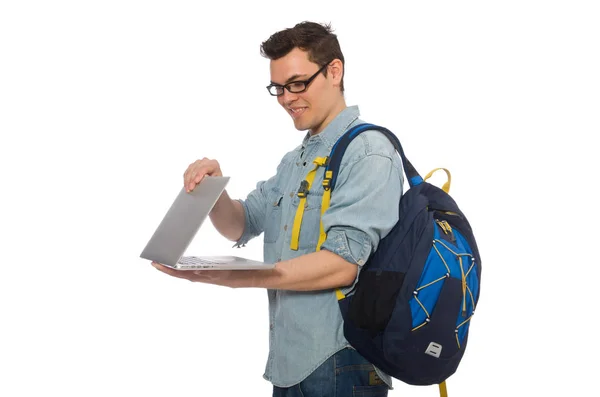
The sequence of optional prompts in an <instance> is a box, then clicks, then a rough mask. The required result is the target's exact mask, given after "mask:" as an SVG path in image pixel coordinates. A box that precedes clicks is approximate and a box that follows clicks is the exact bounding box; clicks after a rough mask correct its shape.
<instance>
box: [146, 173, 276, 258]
mask: <svg viewBox="0 0 600 397" xmlns="http://www.w3.org/2000/svg"><path fill="white" fill-rule="evenodd" d="M228 182H229V177H224V176H222V177H213V176H211V177H209V176H207V177H205V178H204V179H203V180H202V182H200V183H199V184H198V185H197V186H196V188H195V189H194V190H193V191H191V192H190V193H187V192H186V191H185V188H182V189H181V191H180V192H179V194H178V195H177V197H176V198H175V201H174V202H173V204H172V205H171V208H169V210H168V211H167V214H166V215H165V217H164V218H163V220H162V221H161V223H160V225H158V228H157V229H156V231H155V232H154V234H153V235H152V237H151V238H150V241H148V244H147V245H146V248H144V250H143V251H142V253H141V254H140V257H141V258H143V259H148V260H151V261H154V262H158V263H161V264H163V265H165V266H168V267H171V268H173V269H178V270H202V269H206V270H211V269H212V270H245V269H272V268H274V267H275V265H274V264H267V263H264V262H259V261H254V260H250V259H246V258H240V257H237V256H183V254H184V253H185V251H186V249H187V248H188V246H189V245H190V243H191V242H192V240H193V239H194V236H195V235H196V233H197V232H198V230H199V229H200V226H201V225H202V223H203V222H204V221H205V220H206V218H207V217H208V214H209V212H210V211H211V210H212V208H213V206H214V205H215V203H216V202H217V200H218V198H219V196H220V195H221V193H223V190H225V186H226V185H227V183H228Z"/></svg>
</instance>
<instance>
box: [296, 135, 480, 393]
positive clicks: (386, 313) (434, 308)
mask: <svg viewBox="0 0 600 397" xmlns="http://www.w3.org/2000/svg"><path fill="white" fill-rule="evenodd" d="M367 130H378V131H380V132H382V133H383V134H385V135H386V136H387V137H388V139H389V140H390V141H391V142H392V143H393V144H394V146H395V148H396V151H397V152H398V153H399V154H400V156H401V158H402V164H403V168H404V172H405V174H406V176H407V180H408V184H409V189H408V190H407V191H406V192H404V193H403V195H402V196H401V197H400V198H399V214H400V216H399V221H398V222H397V223H396V225H395V226H394V227H393V228H392V230H391V231H390V232H389V234H388V235H387V236H386V237H385V238H383V239H382V240H381V241H380V243H379V246H378V247H377V250H376V251H375V252H374V253H372V254H371V256H370V257H369V259H368V261H367V262H366V263H365V264H364V265H363V268H362V270H361V272H360V274H359V277H358V281H357V283H356V285H355V287H354V288H353V290H352V291H350V292H349V293H348V294H346V295H344V294H343V293H342V292H341V290H339V289H337V290H336V294H337V297H338V303H339V307H340V310H341V313H342V317H343V319H344V336H345V337H346V339H347V340H348V342H349V343H350V344H351V345H352V346H353V347H354V348H355V349H356V350H357V351H358V352H359V353H360V354H361V355H363V356H364V357H365V358H366V359H367V360H369V361H370V362H371V363H372V364H373V365H375V366H376V367H378V368H380V369H381V370H382V371H384V372H385V373H387V374H388V375H390V376H392V377H393V378H396V379H398V380H400V381H402V382H405V383H407V384H411V385H434V384H439V388H440V394H441V395H442V396H445V395H447V391H446V383H445V381H446V379H447V378H448V377H449V376H451V375H452V374H454V373H455V371H456V369H457V367H458V365H459V363H460V361H461V359H462V357H463V354H464V352H465V349H466V346H467V339H468V333H469V324H470V320H471V318H472V317H473V314H474V312H475V307H476V305H477V302H478V300H479V292H480V279H481V259H480V257H479V252H478V249H477V244H476V242H475V238H474V236H473V231H472V230H471V226H470V225H469V222H468V221H467V218H466V217H465V215H464V214H463V213H462V212H461V211H460V209H459V208H458V206H457V204H456V203H455V201H454V200H453V199H452V198H451V197H450V195H449V194H448V192H449V189H450V178H451V176H450V172H449V171H448V170H446V169H444V168H437V169H434V170H433V171H431V172H430V173H429V174H428V175H427V176H426V177H425V179H423V178H422V177H421V176H420V175H419V173H418V172H417V171H416V170H415V168H414V167H413V166H412V164H411V163H410V161H409V160H408V159H407V158H406V156H405V155H404V152H403V150H402V146H401V145H400V141H399V140H398V138H397V137H396V136H395V135H394V134H393V133H392V132H390V131H389V130H388V129H386V128H383V127H380V126H376V125H373V124H360V125H357V126H355V127H353V128H351V129H350V130H348V131H347V132H346V133H345V134H344V135H343V136H342V137H341V138H339V140H338V141H337V142H336V143H335V145H334V146H333V148H332V150H331V153H330V155H329V157H328V158H326V159H318V161H317V167H318V166H319V165H322V166H325V176H324V181H323V187H324V189H325V192H324V195H323V202H322V208H321V214H323V213H324V212H325V210H326V209H327V207H328V206H329V200H330V197H331V194H332V193H333V191H334V190H335V184H336V177H337V173H338V171H339V167H340V164H341V161H342V156H343V155H344V151H345V149H346V148H347V146H348V145H349V144H350V142H351V141H352V140H353V139H354V138H356V137H357V136H358V135H359V134H360V133H362V132H364V131H367ZM319 161H320V163H319ZM437 170H444V171H446V173H447V175H448V182H446V183H445V184H444V185H443V187H442V189H440V188H438V187H436V186H434V185H432V184H430V183H428V182H426V180H427V179H428V178H429V177H431V175H432V174H433V173H434V172H435V171H437ZM309 177H310V178H307V179H310V180H309V182H312V179H314V176H311V175H309ZM309 185H310V183H309ZM324 240H325V234H324V232H323V226H322V225H321V236H320V239H319V245H318V246H317V250H319V249H320V245H321V244H322V243H323V241H324Z"/></svg>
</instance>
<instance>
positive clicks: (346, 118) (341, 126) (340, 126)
mask: <svg viewBox="0 0 600 397" xmlns="http://www.w3.org/2000/svg"><path fill="white" fill-rule="evenodd" d="M358 116H360V111H359V109H358V106H356V105H354V106H348V107H346V108H345V109H344V110H342V111H341V112H340V113H339V114H338V115H337V116H335V118H334V119H333V120H331V122H330V123H329V124H327V126H326V127H325V129H323V131H321V132H320V133H318V134H317V135H313V136H311V135H310V132H307V133H306V135H305V137H304V140H303V141H302V147H306V146H307V145H308V143H309V141H318V140H320V141H321V142H322V143H323V144H324V145H325V146H326V147H327V148H328V149H330V150H331V148H332V147H333V145H335V143H336V142H337V140H338V138H339V137H340V136H342V135H343V134H344V132H346V131H347V130H348V129H349V128H350V126H351V125H352V123H354V122H355V121H356V120H357V119H358Z"/></svg>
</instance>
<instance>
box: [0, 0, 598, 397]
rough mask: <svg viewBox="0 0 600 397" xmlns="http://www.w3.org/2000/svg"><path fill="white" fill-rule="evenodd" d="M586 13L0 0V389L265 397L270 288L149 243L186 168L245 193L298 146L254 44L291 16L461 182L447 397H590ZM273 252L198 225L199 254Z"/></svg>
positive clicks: (364, 109) (350, 99)
mask: <svg viewBox="0 0 600 397" xmlns="http://www.w3.org/2000/svg"><path fill="white" fill-rule="evenodd" d="M594 3H595V2H593V1H589V2H584V1H562V2H559V1H525V0H519V1H510V0H507V1H502V2H500V1H497V2H489V1H451V2H449V1H443V2H441V1H440V2H437V1H426V2H425V1H421V2H411V3H410V4H407V3H399V4H395V5H394V6H393V8H392V5H391V4H392V3H391V2H390V3H389V4H388V3H384V2H378V1H362V2H356V3H354V2H351V1H335V2H333V1H332V2H325V1H303V2H282V1H273V2H242V1H229V2H207V3H206V5H201V2H196V1H169V2H167V1H162V2H160V1H132V0H120V1H102V2H100V1H52V2H42V1H38V2H34V1H25V0H21V1H6V0H5V1H3V2H2V3H0V133H1V141H0V177H1V178H0V189H2V190H1V196H0V197H1V198H0V200H1V206H0V232H1V236H0V237H1V239H0V258H2V261H1V269H2V273H1V274H0V367H1V368H0V395H2V396H162V395H170V396H182V397H183V396H210V395H223V396H238V395H252V396H259V395H261V396H269V395H270V393H271V385H270V384H269V383H268V382H267V381H265V380H263V379H262V374H263V370H264V365H265V362H266V358H267V352H268V345H267V343H268V340H267V335H268V328H267V327H268V324H267V298H266V292H265V291H263V290H249V289H239V290H232V289H228V288H220V287H213V286H207V285H196V284H192V283H189V282H187V281H183V280H179V279H174V278H170V277H168V276H166V275H164V274H162V273H160V272H158V271H156V270H155V269H154V268H152V267H151V266H150V264H149V263H148V262H147V261H144V260H141V259H139V254H140V252H141V250H142V248H143V247H144V245H145V244H146V242H147V240H148V238H149V237H150V236H151V234H152V232H153V231H154V228H155V227H156V226H157V225H158V222H159V221H160V219H162V216H163V215H164V213H165V212H166V210H167V208H168V207H169V205H170V204H171V202H172V200H173V199H174V198H175V195H176V193H177V192H178V190H179V189H180V187H181V184H182V174H183V172H184V170H185V169H186V168H187V166H188V164H189V163H191V162H192V161H194V160H195V159H197V158H201V157H204V156H206V157H211V158H216V159H218V160H219V161H220V163H221V165H222V169H223V170H224V172H225V174H227V175H229V176H231V177H232V179H231V182H230V185H229V188H228V190H229V192H230V194H231V195H232V196H233V197H241V198H243V197H245V196H246V194H247V193H248V192H249V191H250V190H251V189H252V188H253V187H254V186H255V184H256V182H257V181H258V180H260V179H263V178H267V177H269V176H271V175H272V174H273V173H274V171H275V167H276V165H277V164H278V162H279V160H280V158H281V156H282V155H283V154H284V153H285V152H286V151H288V150H290V149H292V148H293V147H295V146H296V145H297V144H298V143H299V142H300V141H301V139H302V137H303V136H304V132H299V131H296V130H295V129H294V128H293V124H292V122H291V120H290V119H289V117H288V116H287V115H286V114H285V112H284V111H283V110H282V109H281V108H280V107H279V105H278V104H277V102H276V100H275V99H274V98H272V97H270V96H269V95H268V94H267V91H266V90H265V88H264V87H265V86H266V85H267V84H268V82H269V77H270V76H269V63H268V60H266V59H264V58H262V57H261V56H260V54H259V45H260V43H261V42H262V41H263V40H265V39H267V38H268V37H269V35H270V34H272V33H274V32H275V31H277V30H280V29H283V28H286V27H291V26H293V25H294V24H295V23H297V22H300V21H302V20H314V21H317V22H331V23H332V25H333V27H334V29H335V31H336V33H337V34H338V36H339V40H340V43H341V46H342V50H343V52H344V54H345V57H346V78H345V84H346V93H347V94H346V99H347V103H348V104H349V105H354V104H357V105H359V106H360V109H361V115H362V118H363V119H365V120H366V121H370V122H373V123H378V124H381V125H385V126H387V127H388V128H390V129H391V130H392V131H394V132H396V133H397V135H398V136H399V137H400V139H401V141H402V143H403V145H404V148H405V151H406V153H407V155H408V156H409V158H410V159H411V160H412V162H413V163H414V165H415V166H416V167H417V169H418V170H420V171H421V173H422V174H425V173H426V172H428V171H429V170H430V169H433V168H435V167H439V166H443V167H447V168H449V169H450V171H451V172H452V173H453V185H452V189H451V194H452V195H453V197H454V198H455V199H456V201H457V202H458V203H459V205H460V207H461V209H462V210H463V211H464V212H465V213H466V214H467V216H468V217H469V220H470V222H471V224H472V226H473V228H474V230H475V233H476V237H477V239H478V243H479V247H480V251H481V256H482V262H483V277H482V292H481V299H480V302H479V303H480V304H479V306H478V312H477V315H476V316H475V318H474V320H473V322H472V325H471V333H470V339H469V345H468V348H467V352H466V355H465V357H464V359H463V362H462V363H461V366H460V367H459V370H458V372H457V373H456V374H455V375H454V376H453V377H451V378H450V379H449V381H448V388H449V393H450V395H451V396H453V397H455V396H484V395H485V396H508V395H511V396H513V395H514V396H528V395H533V394H534V393H535V394H536V395H542V394H548V393H552V394H553V395H578V396H590V395H594V391H593V389H592V385H593V384H595V382H594V377H595V376H596V375H597V374H596V372H597V371H593V369H594V368H596V369H597V368H598V367H597V362H596V357H597V349H598V348H597V342H598V339H597V332H596V331H595V330H596V328H595V325H594V324H595V323H596V320H597V319H595V317H596V314H597V304H598V298H597V295H596V291H595V290H596V289H597V285H598V276H600V272H599V271H598V266H599V265H600V260H599V259H598V258H599V256H598V254H597V250H596V249H597V245H598V243H597V241H596V238H595V236H596V235H597V232H598V230H599V229H598V225H597V221H596V218H597V206H598V198H597V196H596V195H595V193H594V192H596V191H597V189H596V188H597V179H598V176H597V172H596V171H597V166H596V163H592V160H593V159H595V157H596V156H595V154H596V151H597V150H596V148H597V144H592V142H595V141H596V135H597V134H598V133H599V132H600V127H599V110H600V99H599V98H600V97H599V92H600V79H599V75H600V73H599V72H598V71H599V70H600V59H599V52H600V51H599V49H600V45H599V39H598V38H599V37H600V29H599V27H598V26H599V25H598V20H599V17H600V15H599V13H598V11H597V9H595V8H594V6H595V4H594ZM439 181H440V183H441V181H443V180H442V178H441V177H440V179H439ZM433 182H434V183H435V182H436V180H435V179H434V180H433ZM261 242H262V239H261V238H257V239H256V240H253V241H252V242H251V243H250V244H249V245H248V246H247V247H246V248H245V249H244V250H243V251H241V252H240V251H234V250H233V249H231V243H230V242H228V241H226V240H224V239H223V238H221V237H220V236H218V235H217V233H216V232H215V230H214V229H213V228H212V225H210V224H208V225H207V226H206V227H205V228H203V229H202V230H201V232H200V233H199V234H198V236H197V238H196V239H195V241H194V242H193V243H192V245H191V247H190V251H192V252H198V253H209V254H211V253H215V254H228V253H243V254H244V255H247V256H249V257H254V258H257V259H261V258H262V244H261ZM583 360H590V364H585V365H584V364H583ZM596 393H597V391H596ZM436 395H437V389H436V388H435V387H412V386H408V385H404V384H402V383H400V382H398V381H396V382H395V390H393V391H391V392H390V396H436ZM596 395H597V394H596Z"/></svg>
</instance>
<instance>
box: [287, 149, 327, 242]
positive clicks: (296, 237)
mask: <svg viewBox="0 0 600 397" xmlns="http://www.w3.org/2000/svg"><path fill="white" fill-rule="evenodd" d="M326 161H327V157H317V158H315V159H314V160H313V163H314V164H315V167H314V168H313V169H312V170H310V171H309V172H308V174H307V175H306V182H307V186H306V191H305V192H298V197H300V202H299V203H298V209H297V210H296V216H295V217H294V226H293V228H292V239H291V241H290V249H293V250H294V251H297V250H298V244H299V242H300V226H302V217H303V216H304V207H305V206H306V195H307V194H308V192H309V191H310V187H311V186H312V183H313V181H314V180H315V175H316V173H317V169H318V168H319V167H321V166H323V165H325V162H326Z"/></svg>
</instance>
